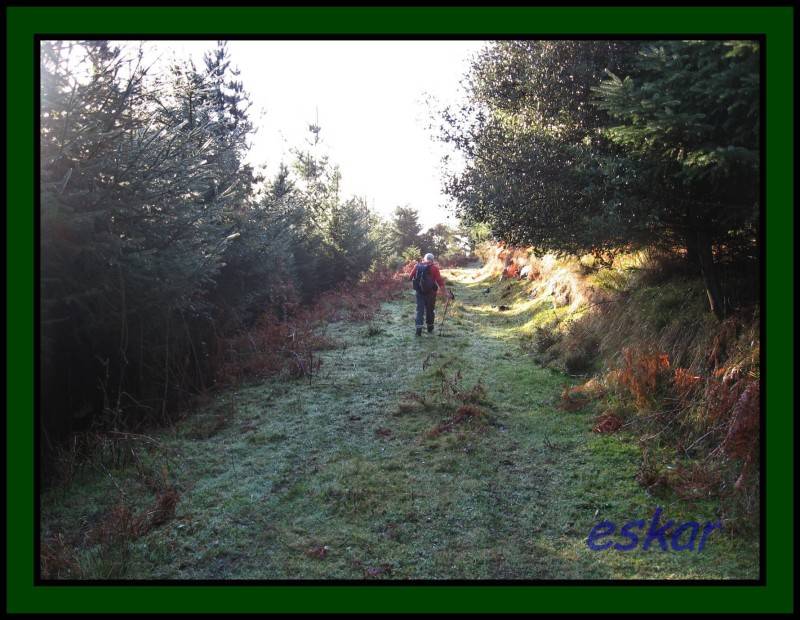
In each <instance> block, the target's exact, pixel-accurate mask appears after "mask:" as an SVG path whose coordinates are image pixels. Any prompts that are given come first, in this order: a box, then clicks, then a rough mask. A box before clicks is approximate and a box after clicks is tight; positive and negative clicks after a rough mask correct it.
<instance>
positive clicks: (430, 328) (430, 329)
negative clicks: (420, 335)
mask: <svg viewBox="0 0 800 620" xmlns="http://www.w3.org/2000/svg"><path fill="white" fill-rule="evenodd" d="M428 333H429V334H432V333H433V325H428Z"/></svg>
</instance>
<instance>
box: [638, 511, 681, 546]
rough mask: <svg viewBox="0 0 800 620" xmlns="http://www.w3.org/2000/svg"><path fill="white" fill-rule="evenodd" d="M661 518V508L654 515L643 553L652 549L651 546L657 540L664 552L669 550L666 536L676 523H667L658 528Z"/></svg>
mask: <svg viewBox="0 0 800 620" xmlns="http://www.w3.org/2000/svg"><path fill="white" fill-rule="evenodd" d="M659 517H661V506H659V507H657V508H656V511H655V514H653V520H652V521H651V522H650V529H649V530H647V538H645V539H644V544H643V545H642V551H647V550H648V549H649V548H650V544H651V543H652V542H653V541H654V540H657V541H658V544H659V545H661V549H662V551H668V550H669V548H668V547H667V540H666V539H665V538H664V535H665V534H666V532H667V530H668V529H669V528H670V527H672V524H673V523H674V521H672V520H670V521H667V522H666V524H664V525H662V526H661V527H658V521H659Z"/></svg>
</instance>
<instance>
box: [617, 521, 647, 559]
mask: <svg viewBox="0 0 800 620" xmlns="http://www.w3.org/2000/svg"><path fill="white" fill-rule="evenodd" d="M634 527H635V528H636V529H639V530H640V529H642V528H643V527H644V519H639V520H638V521H631V522H630V523H626V524H625V525H623V526H622V529H621V530H620V531H619V533H620V534H621V535H622V536H624V537H625V538H627V539H628V540H630V541H631V542H630V543H628V544H627V545H621V544H619V543H617V544H616V545H614V549H616V550H617V551H630V550H631V549H636V545H638V544H639V537H638V536H637V535H636V534H634V533H633V532H631V529H632V528H634Z"/></svg>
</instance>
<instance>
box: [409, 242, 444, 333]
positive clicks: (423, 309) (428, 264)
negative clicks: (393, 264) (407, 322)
mask: <svg viewBox="0 0 800 620" xmlns="http://www.w3.org/2000/svg"><path fill="white" fill-rule="evenodd" d="M409 279H410V280H411V282H413V283H414V290H415V291H416V292H417V322H416V328H417V331H416V334H417V336H421V335H422V325H423V323H422V319H423V315H424V318H425V323H426V324H427V326H428V333H429V334H430V333H432V332H433V321H434V317H435V316H436V315H435V312H434V307H435V306H436V293H437V291H441V292H442V295H443V296H444V295H447V293H448V291H447V287H445V285H444V279H443V278H442V274H441V273H439V267H438V266H437V265H436V263H434V262H433V254H431V253H430V252H428V253H427V254H426V255H425V259H424V260H423V261H422V262H421V263H417V264H416V265H415V266H414V269H412V270H411V275H410V277H409ZM450 298H451V299H452V298H453V294H452V293H450Z"/></svg>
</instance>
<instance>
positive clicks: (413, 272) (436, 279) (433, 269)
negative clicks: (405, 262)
mask: <svg viewBox="0 0 800 620" xmlns="http://www.w3.org/2000/svg"><path fill="white" fill-rule="evenodd" d="M422 263H423V264H425V265H430V266H431V277H433V281H434V282H436V284H438V285H439V288H443V287H444V279H443V278H442V274H441V273H439V267H437V265H436V263H429V262H428V261H422ZM416 274H417V266H416V265H414V268H413V269H412V270H411V275H410V276H409V278H408V279H409V280H413V279H414V276H415V275H416Z"/></svg>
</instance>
